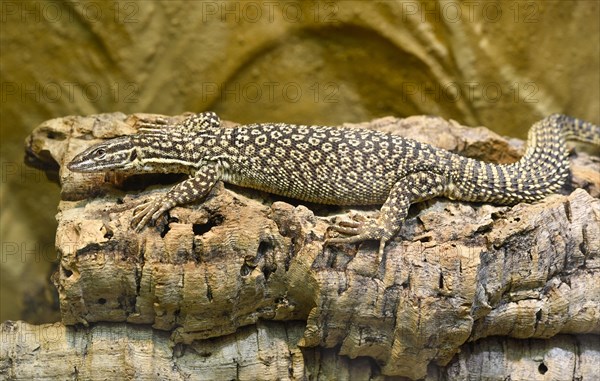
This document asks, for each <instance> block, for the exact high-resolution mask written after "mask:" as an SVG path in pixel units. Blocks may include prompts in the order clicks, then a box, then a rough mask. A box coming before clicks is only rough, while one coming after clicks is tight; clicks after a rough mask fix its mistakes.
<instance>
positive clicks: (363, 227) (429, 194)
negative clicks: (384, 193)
mask: <svg viewBox="0 0 600 381" xmlns="http://www.w3.org/2000/svg"><path fill="white" fill-rule="evenodd" d="M447 184H448V180H447V178H446V177H444V176H441V175H438V174H435V173H432V172H416V173H411V174H409V175H407V176H405V177H403V178H401V179H400V180H399V181H398V182H396V184H394V186H393V187H392V190H391V191H390V194H389V195H388V198H387V200H386V201H385V203H384V204H383V206H382V207H381V210H380V212H379V217H378V218H376V219H369V220H367V221H365V222H357V221H346V222H341V223H340V224H338V225H334V226H332V229H333V230H335V231H337V232H339V233H342V234H345V235H348V236H349V237H335V238H329V239H327V240H326V242H325V244H331V243H356V242H362V241H366V240H378V241H379V258H380V259H381V258H382V256H383V249H384V247H385V244H386V242H387V241H389V240H390V239H391V238H392V237H393V236H394V235H396V233H398V231H399V230H400V228H401V227H402V223H403V222H404V219H405V218H406V215H407V214H408V208H409V207H410V205H411V204H414V203H416V202H420V201H424V200H427V199H430V198H433V197H436V196H440V195H443V194H444V192H445V190H446V186H447Z"/></svg>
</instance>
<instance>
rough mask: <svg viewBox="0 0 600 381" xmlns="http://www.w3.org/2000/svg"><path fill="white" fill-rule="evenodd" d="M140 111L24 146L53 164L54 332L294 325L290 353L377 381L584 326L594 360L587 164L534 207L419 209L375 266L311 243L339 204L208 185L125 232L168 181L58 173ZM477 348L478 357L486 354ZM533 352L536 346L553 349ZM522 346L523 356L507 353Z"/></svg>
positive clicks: (408, 124) (594, 216)
mask: <svg viewBox="0 0 600 381" xmlns="http://www.w3.org/2000/svg"><path fill="white" fill-rule="evenodd" d="M138 117H139V116H136V115H133V116H129V117H128V116H125V115H123V114H104V115H98V116H92V117H87V118H86V117H69V118H63V119H56V120H52V121H48V122H46V123H45V124H43V125H42V126H40V127H38V129H36V130H35V131H34V133H33V134H32V135H31V137H30V138H29V139H28V142H27V144H28V150H29V152H30V158H32V159H33V161H35V162H37V163H38V165H40V166H42V167H43V166H45V167H46V168H48V169H49V170H51V169H52V168H57V167H58V166H57V165H56V164H55V165H54V166H52V165H50V164H51V163H52V162H53V161H54V162H55V163H58V164H60V171H59V172H58V178H59V179H60V181H61V185H62V197H63V200H64V201H62V202H61V204H60V207H59V214H58V217H57V218H58V221H59V227H58V231H57V239H56V243H57V249H58V250H59V252H60V253H61V264H60V269H59V271H58V273H57V274H56V275H55V277H54V280H55V284H56V286H57V287H58V290H59V294H60V302H61V311H62V319H63V322H64V323H65V324H67V325H73V324H78V323H82V324H84V325H88V324H89V323H93V322H127V323H135V324H149V325H151V326H152V327H153V328H155V329H157V330H164V331H167V332H169V338H170V340H171V341H172V342H174V343H177V344H179V345H193V344H192V343H196V342H197V341H194V340H201V339H208V338H213V340H224V338H225V337H231V336H227V335H231V334H234V333H235V332H242V330H243V329H249V328H242V327H250V326H256V325H260V324H264V323H263V322H264V321H281V322H286V324H288V323H289V324H297V323H296V322H298V321H305V322H306V323H305V327H304V328H303V332H302V334H301V335H299V336H298V337H299V340H298V342H297V344H298V345H299V346H300V347H301V348H304V349H305V350H308V349H310V348H315V349H323V348H332V349H334V350H335V353H336V355H342V356H347V357H349V358H351V359H355V360H353V361H363V360H364V358H369V359H371V360H370V361H374V362H373V364H376V368H377V369H378V370H377V372H381V374H384V375H390V376H404V377H409V378H413V379H417V378H422V377H424V376H426V375H427V374H428V367H429V369H430V373H431V369H432V368H431V367H432V366H433V367H437V366H446V365H447V364H449V363H450V362H451V360H452V359H453V358H454V359H455V360H454V362H453V363H451V365H449V367H448V368H445V369H450V367H452V366H454V367H459V368H460V369H462V368H464V367H465V366H466V365H464V364H466V361H467V360H464V361H465V363H464V364H463V363H460V361H461V360H457V358H458V359H460V358H461V357H460V356H463V355H458V354H459V352H460V351H461V348H462V350H463V352H464V351H465V350H468V349H469V348H470V349H473V351H472V353H474V355H473V357H472V358H470V360H468V361H474V362H476V361H477V357H476V356H475V354H476V355H478V356H481V354H480V352H477V351H475V349H474V348H475V347H473V345H479V344H477V343H480V342H490V341H482V340H485V339H484V338H486V337H489V336H508V337H511V338H515V339H549V338H553V337H555V336H556V335H559V334H591V335H592V336H590V338H588V339H586V340H588V341H586V342H589V343H590V344H589V345H590V346H591V347H590V348H595V350H596V352H595V353H596V355H595V356H596V357H594V356H593V355H590V356H591V357H590V358H591V360H586V361H588V362H590V361H591V363H594V361H595V362H596V363H599V362H600V360H599V358H600V356H598V354H597V353H598V349H600V344H599V343H598V336H597V335H599V334H600V277H599V274H598V273H599V267H600V200H598V195H599V194H600V173H599V172H598V159H597V158H594V157H591V156H587V155H585V154H580V155H577V156H576V157H574V158H573V184H575V185H578V186H581V187H583V188H584V189H585V190H583V189H578V190H575V191H572V189H570V187H567V189H565V192H564V193H565V194H563V195H554V196H550V197H548V198H546V199H545V200H544V201H542V202H539V203H536V204H531V205H529V204H520V205H517V206H514V207H498V206H492V205H487V204H471V203H461V202H450V201H447V200H435V201H430V202H426V203H423V204H421V205H418V206H416V207H414V208H412V209H411V211H412V212H411V214H410V215H409V218H408V220H407V222H406V224H405V226H404V227H403V229H402V231H401V233H400V234H399V236H398V238H397V240H396V241H395V242H392V243H390V244H389V245H388V247H387V249H386V254H385V257H384V259H383V261H382V262H381V263H377V261H376V258H377V255H376V246H377V245H376V244H374V243H364V244H362V245H360V246H356V245H345V246H338V247H335V246H333V247H326V248H324V247H323V245H322V242H323V238H324V236H325V235H326V234H328V233H327V227H328V226H329V225H330V223H331V221H332V220H334V219H335V218H339V217H343V215H344V212H345V210H342V209H339V208H331V207H327V208H326V207H322V206H316V205H309V207H306V206H304V205H298V204H296V203H294V202H293V200H284V199H281V198H275V197H273V196H270V195H267V194H265V193H260V192H255V191H249V190H245V189H241V188H233V187H229V186H227V189H225V188H224V187H222V186H219V187H217V189H215V190H214V191H213V192H212V194H211V195H209V197H208V199H207V200H206V202H204V203H199V204H193V205H189V206H186V207H179V208H175V209H173V210H172V211H171V213H170V216H169V219H168V220H167V219H164V220H162V221H160V223H159V224H158V225H157V227H155V228H149V229H145V230H144V231H143V232H142V233H141V234H134V233H132V231H131V230H130V228H129V220H130V218H131V212H132V207H133V206H134V205H136V204H137V203H138V202H140V201H142V200H144V199H145V198H147V197H149V196H151V195H152V194H154V193H155V192H164V191H165V190H166V189H165V188H166V187H167V186H166V185H161V186H155V187H151V188H149V189H144V187H145V186H146V185H148V184H155V183H156V182H163V183H164V182H168V181H171V182H172V181H174V178H173V177H168V176H133V177H129V178H122V177H119V176H111V175H105V174H99V175H86V176H84V175H80V174H74V173H70V172H68V171H67V170H66V169H65V168H64V166H63V164H65V163H66V162H68V160H70V158H71V157H73V155H75V154H76V153H77V152H78V151H80V150H81V149H83V148H84V147H85V146H88V145H89V144H92V143H94V142H96V141H98V139H102V138H109V137H112V136H115V135H118V134H122V133H130V132H133V131H134V127H133V125H134V123H135V120H136V119H137V118H138ZM356 126H357V127H362V128H377V129H381V130H385V131H389V132H394V133H397V134H401V135H403V136H408V137H413V138H416V139H418V140H421V141H427V142H430V143H432V144H435V145H437V146H440V147H444V148H446V149H450V150H453V151H456V152H459V153H464V154H467V155H470V156H473V157H477V158H479V159H484V160H492V161H497V162H510V161H514V160H516V159H517V158H518V157H519V156H520V155H521V153H522V152H523V144H522V142H520V141H517V140H509V141H507V140H505V139H503V138H501V137H499V136H497V135H495V134H493V133H491V132H489V131H488V130H486V129H483V128H478V129H469V128H466V127H461V126H458V125H457V124H456V123H454V122H446V121H444V120H442V119H440V118H432V117H412V118H407V119H403V120H400V119H395V118H383V119H378V120H375V121H372V122H370V123H363V124H361V125H356ZM68 200H70V201H68ZM78 200H79V201H78ZM376 210H377V208H362V209H361V210H360V213H362V214H370V213H374V212H375V211H376ZM292 322H294V323H292ZM240 329H242V330H240ZM267 329H268V328H267ZM502 340H509V339H506V338H504V339H502ZM553 340H554V339H553ZM565 340H570V339H565ZM468 342H472V344H465V343H468ZM507 342H510V343H513V344H510V345H515V346H518V345H519V344H518V343H519V341H518V340H513V341H510V340H509V341H507ZM528 342H529V341H528ZM473 343H474V344H473ZM491 343H492V344H489V347H490V351H491V352H493V351H494V350H496V348H497V345H496V344H493V343H494V342H493V341H491ZM503 343H504V341H503ZM543 343H546V344H542V345H541V346H540V348H546V347H548V346H549V347H552V345H554V344H547V343H551V342H550V341H547V342H543ZM239 345H242V343H239ZM294 345H295V344H294ZM502 345H505V344H502ZM506 345H508V344H506ZM506 345H505V346H506ZM527 345H528V344H527ZM577 345H579V343H577ZM492 347H493V348H492ZM549 347H548V348H549ZM532 351H533V352H535V351H537V349H535V350H533V349H532ZM566 351H567V352H568V349H567V350H566ZM533 352H529V351H526V350H523V351H522V356H523V357H524V358H528V357H527V356H529V355H530V354H532V353H533ZM257 353H258V352H257ZM257 353H255V354H257ZM494 353H496V352H494ZM577 353H579V352H576V353H572V356H574V357H573V358H576V357H577ZM590 353H594V351H593V350H592V351H591V352H590ZM272 355H273V356H275V355H276V353H272ZM456 356H459V357H456ZM495 356H500V357H498V361H502V359H505V360H506V361H507V362H506V364H508V362H510V365H506V367H505V369H503V370H504V371H505V372H504V373H502V370H500V371H499V372H500V373H502V374H508V373H509V370H511V369H513V368H514V369H517V372H520V371H524V368H523V367H525V365H527V367H529V365H531V363H526V364H523V365H522V366H521V365H519V362H518V361H516V360H515V359H514V358H512V357H511V358H507V357H506V353H504V354H502V353H499V354H497V355H495ZM502 356H504V357H502ZM528 360H529V361H530V362H531V361H533V362H536V361H537V362H539V361H538V360H537V359H533V358H528ZM580 360H581V359H579V360H578V359H575V360H573V361H575V362H577V361H580ZM456 361H459V363H456ZM351 362H352V361H351ZM452 364H454V365H452ZM457 364H458V365H457ZM545 366H547V365H545ZM308 369H309V370H308V373H310V372H314V371H315V369H313V368H310V367H308ZM435 369H437V368H435ZM440 369H441V368H440ZM514 369H513V370H514ZM528 369H529V368H528ZM549 369H550V368H549ZM586 369H587V368H586ZM461 371H462V370H461ZM485 371H489V369H487V370H486V369H483V370H482V372H485ZM492 371H493V370H492ZM461 374H463V373H461ZM518 374H521V373H518ZM522 374H526V373H522ZM588 374H589V373H588ZM569 379H570V378H569Z"/></svg>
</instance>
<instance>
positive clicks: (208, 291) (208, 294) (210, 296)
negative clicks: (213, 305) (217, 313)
mask: <svg viewBox="0 0 600 381" xmlns="http://www.w3.org/2000/svg"><path fill="white" fill-rule="evenodd" d="M206 299H208V301H209V302H212V301H213V294H212V287H210V286H209V285H207V286H206Z"/></svg>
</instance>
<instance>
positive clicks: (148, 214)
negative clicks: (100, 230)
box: [131, 163, 220, 232]
mask: <svg viewBox="0 0 600 381" xmlns="http://www.w3.org/2000/svg"><path fill="white" fill-rule="evenodd" d="M219 178H220V171H219V168H218V166H217V164H214V163H209V164H207V165H206V166H204V167H202V168H201V169H200V170H198V172H196V174H195V175H194V177H192V178H189V179H187V180H185V181H182V182H180V183H179V184H177V185H175V186H174V187H173V188H171V189H170V190H169V191H168V192H167V193H166V194H165V195H163V196H161V197H158V198H155V199H153V200H149V201H147V202H145V203H143V204H141V205H138V206H137V207H136V208H135V209H134V211H133V218H132V219H131V225H132V227H134V228H135V230H136V231H138V232H139V231H141V230H142V228H143V227H144V226H146V225H147V224H148V223H149V222H152V223H154V222H156V220H157V219H158V218H159V217H160V216H161V215H162V214H163V213H165V212H166V211H168V210H170V209H172V208H173V207H175V206H177V205H181V204H187V203H190V202H192V201H196V200H199V199H201V198H203V197H205V196H206V195H207V194H208V193H209V192H210V190H211V189H212V188H213V187H214V186H215V184H216V183H217V181H218V180H219Z"/></svg>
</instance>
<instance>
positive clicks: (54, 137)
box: [46, 131, 67, 140]
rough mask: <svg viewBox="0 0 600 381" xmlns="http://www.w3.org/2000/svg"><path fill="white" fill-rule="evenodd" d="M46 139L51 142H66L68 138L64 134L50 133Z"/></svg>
mask: <svg viewBox="0 0 600 381" xmlns="http://www.w3.org/2000/svg"><path fill="white" fill-rule="evenodd" d="M46 137H47V138H48V139H51V140H65V139H66V138H67V137H66V136H65V134H63V133H62V132H58V131H48V132H47V133H46Z"/></svg>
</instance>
